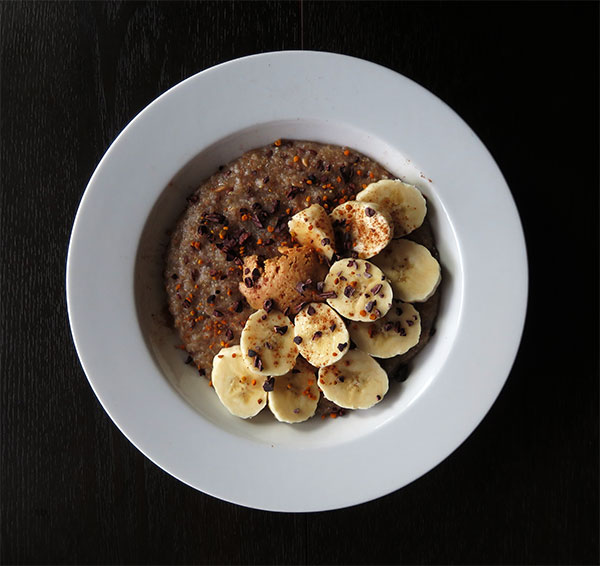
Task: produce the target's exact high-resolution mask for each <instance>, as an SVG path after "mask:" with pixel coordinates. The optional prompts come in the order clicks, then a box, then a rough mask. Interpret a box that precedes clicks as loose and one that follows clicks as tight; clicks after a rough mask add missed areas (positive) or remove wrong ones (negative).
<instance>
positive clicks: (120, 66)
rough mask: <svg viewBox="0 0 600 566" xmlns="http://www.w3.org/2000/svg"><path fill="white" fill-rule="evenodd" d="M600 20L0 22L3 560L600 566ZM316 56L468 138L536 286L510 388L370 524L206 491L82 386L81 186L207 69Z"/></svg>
mask: <svg viewBox="0 0 600 566" xmlns="http://www.w3.org/2000/svg"><path fill="white" fill-rule="evenodd" d="M598 17H599V10H598V4H597V3H587V4H584V3H577V2H571V3H559V2H552V3H543V2H536V3H532V4H528V3H509V2H506V3H504V2H503V3H499V4H488V3H467V4H457V3H435V2H428V3H424V4H417V3H410V4H407V3H395V2H388V3H370V2H369V3H367V2H329V3H320V2H310V1H304V2H272V3H263V2H247V3H237V2H236V3H230V2H203V3H177V4H172V3H147V2H139V3H133V4H129V3H79V2H75V3H39V2H30V3H17V2H15V3H12V2H3V3H1V4H0V32H1V38H0V39H1V43H0V49H1V51H0V64H1V67H0V80H1V87H0V88H1V90H0V140H1V168H0V179H1V194H0V205H1V213H2V214H1V225H0V254H1V255H0V277H1V279H0V289H1V292H2V303H1V307H2V308H1V312H0V329H1V340H2V348H1V358H0V363H1V366H0V367H1V371H2V374H1V382H0V403H1V406H0V426H1V429H0V431H1V445H0V457H1V462H0V463H1V470H0V471H1V476H0V480H1V485H0V497H1V499H0V529H1V530H0V535H1V540H0V561H1V562H2V563H4V564H11V563H18V564H28V563H43V564H46V563H54V564H62V563H65V564H67V563H68V564H72V563H105V564H116V563H128V564H132V563H173V564H175V563H225V564H231V563H251V564H257V563H259V564H275V563H279V564H284V563H290V564H292V563H297V564H305V563H308V564H311V563H314V564H316V563H402V564H421V563H422V564H445V563H458V564H477V563H479V564H597V563H598V561H599V551H598V515H599V507H598V482H599V476H598V458H599V457H598V404H599V398H598V355H597V348H598V333H597V322H598V301H597V297H598V273H597V259H598V221H597V212H598V190H599V183H598V181H599V180H598V100H599V99H598V50H599V45H598ZM301 48H303V49H312V50H326V51H334V52H340V53H346V54H350V55H355V56H358V57H362V58H365V59H368V60H371V61H374V62H376V63H380V64H382V65H385V66H387V67H389V68H391V69H394V70H396V71H399V72H400V73H403V74H404V75H406V76H408V77H410V78H412V79H414V80H415V81H417V82H418V83H420V84H421V85H423V86H425V87H426V88H428V89H430V90H431V91H432V92H434V93H435V94H437V95H438V96H439V97H441V98H442V99H443V100H444V101H446V102H447V103H448V104H449V105H450V106H451V107H452V108H454V109H455V110H456V111H457V112H458V113H459V114H460V115H461V116H462V117H463V118H464V119H465V120H466V121H467V123H468V124H469V125H470V126H471V127H472V128H473V129H474V130H475V132H476V133H477V134H478V135H479V136H480V137H481V139H482V140H483V142H484V143H485V144H486V145H487V147H488V148H489V149H490V151H491V152H492V154H493V155H494V156H495V158H496V160H497V162H498V164H499V166H500V168H501V169H502V171H503V172H504V175H505V176H506V179H507V181H508V184H509V185H510V188H511V190H512V193H513V195H514V198H515V200H516V203H517V205H518V208H519V211H520V213H521V217H522V219H523V224H524V229H525V235H526V238H527V244H528V253H529V261H530V277H531V283H530V300H529V308H528V313H527V323H526V327H525V332H524V335H523V341H522V344H521V349H520V352H519V355H518V357H517V360H516V362H515V365H514V367H513V370H512V372H511V374H510V377H509V379H508V381H507V384H506V386H505V387H504V390H503V391H502V393H501V395H500V397H499V398H498V400H497V402H496V404H495V405H494V407H493V408H492V409H491V411H490V413H489V414H488V416H487V417H486V418H485V420H484V421H483V423H482V424H481V426H479V427H478V428H477V430H476V431H475V432H474V433H473V434H472V435H471V436H470V438H469V439H468V440H467V441H466V442H465V443H464V444H463V445H462V446H461V447H460V448H459V449H458V450H456V452H455V453H454V454H452V455H451V456H450V457H449V458H448V459H447V460H446V461H444V462H443V463H442V464H440V465H439V466H438V467H437V468H435V469H434V470H432V471H430V472H429V473H428V474H426V475H425V476H424V477H422V478H421V479H419V480H418V481H416V482H414V483H413V484H411V485H409V486H407V487H405V488H404V489H402V490H400V491H398V492H396V493H393V494H391V495H389V496H387V497H384V498H381V499H379V500H376V501H373V502H371V503H366V504H363V505H360V506H357V507H353V508H349V509H345V510H340V511H334V512H326V513H311V514H275V513H268V512H262V511H254V510H250V509H245V508H242V507H238V506H236V505H232V504H229V503H224V502H221V501H218V500H216V499H213V498H211V497H209V496H205V495H203V494H202V493H199V492H196V491H194V490H193V489H191V488H189V487H187V486H185V485H183V484H181V483H180V482H178V481H177V480H175V479H173V478H172V477H170V476H168V475H167V474H166V473H164V472H162V471H161V470H160V469H159V468H157V467H156V466H155V465H154V464H152V463H151V462H149V461H148V460H147V459H146V458H145V457H144V456H142V455H141V453H139V452H138V451H137V450H136V449H135V448H134V447H133V446H132V445H131V444H130V443H129V442H128V441H127V440H126V439H125V438H124V436H123V435H122V434H121V433H120V432H119V431H118V429H117V428H116V427H115V426H114V425H113V423H112V422H111V420H110V419H109V417H108V416H107V415H106V414H105V413H104V411H103V410H102V408H101V407H100V405H99V403H98V401H97V400H96V398H95V396H94V394H93V392H92V390H91V388H90V387H89V385H88V383H87V380H86V378H85V375H84V373H83V371H82V369H81V367H80V365H79V362H78V359H77V355H76V353H75V350H74V347H73V343H72V340H71V335H70V331H69V326H68V320H67V314H66V305H65V290H64V279H65V273H64V271H65V261H66V253H67V244H68V239H69V234H70V231H71V226H72V223H73V219H74V216H75V212H76V210H77V206H78V202H79V200H80V198H81V196H82V194H83V191H84V189H85V187H86V184H87V182H88V180H89V178H90V176H91V174H92V172H93V170H94V168H95V167H96V165H97V163H98V161H99V160H100V158H101V157H102V155H103V153H104V152H105V150H106V149H107V147H108V145H109V144H110V143H111V142H112V140H113V139H114V138H115V137H116V136H117V134H118V133H119V132H120V130H121V129H122V128H123V127H124V126H126V124H127V123H128V122H129V121H130V120H131V119H132V118H133V117H134V116H135V115H136V114H137V113H138V112H139V111H140V110H141V109H142V108H144V107H145V106H146V105H147V104H148V103H149V102H151V101H152V100H153V99H154V98H155V97H157V96H158V95H159V94H161V93H162V92H164V91H165V90H167V89H168V88H169V87H171V86H173V85H175V84H176V83H178V82H179V81H181V80H182V79H185V78H187V77H189V76H190V75H192V74H194V73H196V72H198V71H201V70H203V69H205V68H207V67H209V66H211V65H215V64H217V63H221V62H223V61H227V60H229V59H232V58H236V57H240V56H243V55H248V54H252V53H257V52H264V51H272V50H280V49H301ZM497 229H499V230H502V226H498V227H497ZM99 237H101V234H99ZM494 299H495V298H494V297H490V300H494ZM107 355H110V353H109V352H107Z"/></svg>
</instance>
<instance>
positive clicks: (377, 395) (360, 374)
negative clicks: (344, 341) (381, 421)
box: [319, 350, 389, 409]
mask: <svg viewBox="0 0 600 566" xmlns="http://www.w3.org/2000/svg"><path fill="white" fill-rule="evenodd" d="M388 387H389V383H388V376H387V373H386V372H385V371H384V370H383V368H382V367H381V366H380V365H379V364H378V363H377V362H376V361H375V360H374V359H373V358H372V357H371V356H369V354H367V353H365V352H362V351H360V350H350V351H349V352H348V353H347V354H346V355H345V356H344V358H343V359H341V360H340V361H339V362H336V363H335V364H333V365H330V366H327V367H324V368H321V369H320V370H319V388H320V389H321V391H322V392H323V395H324V396H325V397H326V398H327V399H329V400H330V401H332V402H334V403H335V404H336V405H339V406H340V407H342V408H344V409H369V408H370V407H372V406H373V405H375V404H376V403H379V401H381V400H382V399H383V397H384V395H385V394H386V393H387V390H388Z"/></svg>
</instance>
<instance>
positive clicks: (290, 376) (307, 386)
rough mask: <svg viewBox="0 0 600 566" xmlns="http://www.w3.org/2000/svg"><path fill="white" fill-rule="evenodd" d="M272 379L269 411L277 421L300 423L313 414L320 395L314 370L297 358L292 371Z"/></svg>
mask: <svg viewBox="0 0 600 566" xmlns="http://www.w3.org/2000/svg"><path fill="white" fill-rule="evenodd" d="M272 379H273V381H274V383H273V385H272V386H273V390H272V391H269V409H271V412H272V413H273V414H274V415H275V418H276V419H277V420H278V421H280V422H282V423H301V422H303V421H305V420H307V419H310V417H312V416H313V415H314V414H315V411H316V410H317V405H318V404H319V397H320V395H321V394H320V393H319V388H318V387H317V375H316V371H315V368H313V367H311V366H310V365H309V364H308V363H307V362H306V361H304V360H303V359H302V358H298V360H297V362H296V367H295V368H294V369H292V370H291V371H290V372H288V373H286V374H285V375H280V376H279V377H274V378H272Z"/></svg>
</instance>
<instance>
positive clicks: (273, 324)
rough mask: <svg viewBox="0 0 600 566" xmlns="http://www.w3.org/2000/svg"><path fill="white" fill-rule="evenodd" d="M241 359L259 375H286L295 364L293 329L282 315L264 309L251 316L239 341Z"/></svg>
mask: <svg viewBox="0 0 600 566" xmlns="http://www.w3.org/2000/svg"><path fill="white" fill-rule="evenodd" d="M240 347H241V348H242V358H243V360H244V362H245V363H246V365H247V366H248V368H250V369H251V370H253V371H254V372H256V373H259V374H260V375H283V374H285V373H287V372H288V371H290V370H291V369H292V368H293V367H294V364H295V363H296V357H297V356H298V348H297V347H296V344H295V343H294V325H293V324H292V321H291V320H290V319H289V318H288V317H287V316H285V315H284V314H282V313H281V312H279V311H276V310H272V311H271V312H267V311H266V310H264V309H260V310H257V311H256V312H255V313H254V314H251V315H250V317H249V318H248V320H247V321H246V325H245V326H244V329H243V330H242V335H241V338H240Z"/></svg>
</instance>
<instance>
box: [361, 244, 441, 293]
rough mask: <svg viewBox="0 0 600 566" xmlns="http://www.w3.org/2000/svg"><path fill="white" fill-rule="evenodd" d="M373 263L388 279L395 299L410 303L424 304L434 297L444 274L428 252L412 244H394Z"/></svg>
mask: <svg viewBox="0 0 600 566" xmlns="http://www.w3.org/2000/svg"><path fill="white" fill-rule="evenodd" d="M373 263H374V264H375V265H377V266H379V267H380V268H381V269H383V271H384V272H385V274H386V275H387V276H388V277H389V279H390V282H391V284H392V288H393V289H394V297H396V298H397V299H400V300H402V301H405V302H407V303H423V302H425V301H426V300H427V299H429V297H431V295H433V294H434V293H435V290H436V289H437V287H438V285H439V284H440V281H441V280H442V273H441V269H440V264H439V263H438V262H437V260H436V259H435V258H434V257H433V256H432V255H431V253H430V252H429V250H428V249H427V248H426V247H425V246H422V245H421V244H417V243H415V242H411V241H410V240H405V239H401V240H394V241H393V242H392V243H391V244H390V245H389V246H388V247H387V248H386V249H385V250H383V251H382V252H381V253H380V254H379V255H378V256H377V257H374V258H373Z"/></svg>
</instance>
